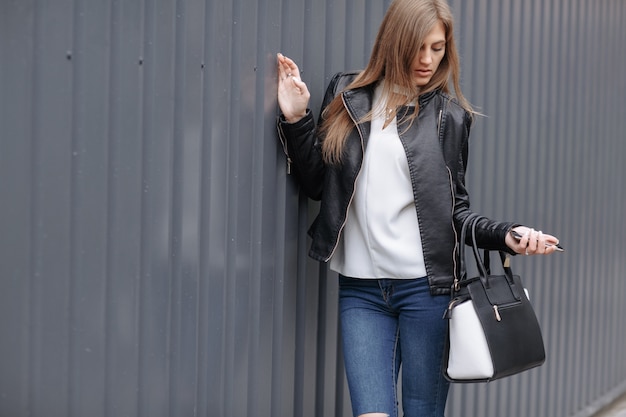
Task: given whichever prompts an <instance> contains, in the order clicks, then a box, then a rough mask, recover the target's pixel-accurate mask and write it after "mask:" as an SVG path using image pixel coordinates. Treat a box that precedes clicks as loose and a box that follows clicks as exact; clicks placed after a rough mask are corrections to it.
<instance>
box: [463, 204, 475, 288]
mask: <svg viewBox="0 0 626 417" xmlns="http://www.w3.org/2000/svg"><path fill="white" fill-rule="evenodd" d="M478 217H479V216H478V214H476V213H471V214H470V215H469V216H467V217H466V218H465V220H463V226H462V227H461V237H460V239H459V247H458V258H459V282H460V281H464V280H466V279H467V268H466V266H465V265H466V262H465V241H466V240H467V229H469V228H470V227H471V226H472V225H473V224H474V223H475V222H476V221H478Z"/></svg>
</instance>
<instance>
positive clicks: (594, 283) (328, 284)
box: [0, 0, 626, 417]
mask: <svg viewBox="0 0 626 417" xmlns="http://www.w3.org/2000/svg"><path fill="white" fill-rule="evenodd" d="M389 3H390V1H389V0H384V1H382V2H381V1H375V0H343V1H332V0H325V1H317V0H300V1H291V0H258V1H257V2H248V1H245V0H228V1H217V0H177V1H170V0H107V1H88V0H55V1H46V0H1V1H0V197H2V198H1V201H2V203H0V225H1V227H0V335H1V337H0V370H1V372H0V416H7V417H8V416H10V417H22V416H24V417H26V416H32V417H39V416H46V417H66V416H76V417H79V416H89V417H98V416H102V417H107V416H115V417H122V416H130V417H159V416H163V417H166V416H168V417H169V416H196V415H197V416H229V417H230V416H233V417H240V416H241V417H244V416H251V417H252V416H292V415H293V416H305V417H307V416H310V417H313V416H335V417H347V416H349V415H351V411H350V402H349V395H348V392H347V389H346V386H345V378H344V372H343V363H342V358H341V354H340V346H339V341H338V339H339V338H338V325H337V284H336V276H335V274H334V273H330V272H328V271H327V269H326V267H325V266H324V265H319V264H318V263H316V262H313V261H311V260H310V259H309V258H308V257H307V252H308V247H309V243H310V242H309V240H308V238H307V236H306V230H307V228H308V227H309V225H310V223H311V221H312V220H313V218H314V216H315V214H316V212H317V207H318V205H317V203H314V202H310V201H307V200H306V198H304V197H303V196H301V195H299V192H298V187H297V184H296V183H295V180H294V179H293V178H291V177H289V176H288V175H287V174H286V163H285V158H284V155H283V154H282V149H281V147H280V144H279V142H278V140H277V136H276V131H275V117H276V112H277V108H276V91H275V89H276V79H275V77H276V73H275V54H276V52H279V51H280V52H283V53H284V54H286V55H288V56H290V57H292V58H294V59H295V60H296V61H297V62H298V63H299V64H300V65H301V68H302V70H303V74H302V76H303V79H304V80H305V81H306V82H307V84H308V86H309V88H310V90H311V92H312V100H311V108H312V110H313V112H314V114H315V115H316V116H317V114H318V112H319V106H320V102H321V99H322V95H323V92H324V89H325V86H326V84H327V82H328V80H329V79H330V77H331V76H332V74H334V73H335V72H337V71H341V70H344V69H359V68H362V67H363V66H364V64H365V62H366V61H367V59H368V57H369V53H370V49H371V46H372V43H373V40H374V37H375V35H376V30H377V28H378V25H379V23H380V21H381V19H382V16H383V14H384V12H385V10H386V8H387V6H388V5H389ZM451 5H452V7H453V10H454V13H455V15H456V17H457V40H458V45H459V49H460V51H461V56H462V65H463V74H462V84H463V88H464V93H465V95H466V96H467V97H468V98H469V99H470V101H471V102H472V103H473V104H475V105H476V107H477V109H478V110H479V111H480V112H481V113H483V114H484V115H485V116H486V117H478V118H477V120H476V123H475V124H474V127H473V130H472V139H471V140H472V147H471V151H470V159H471V160H470V167H469V171H468V187H469V190H470V193H471V196H472V203H473V208H474V209H475V210H476V211H479V212H482V213H484V214H486V215H489V216H491V217H494V218H498V219H510V220H514V221H518V222H520V223H524V224H529V225H533V226H536V227H538V228H542V229H543V230H545V231H547V232H554V233H555V234H557V235H558V236H559V237H560V238H561V241H562V243H563V245H564V246H565V248H566V250H567V252H566V253H565V254H557V255H554V256H552V257H550V258H536V257H532V258H525V257H517V258H515V259H514V260H513V267H514V269H515V270H516V271H517V272H519V273H520V274H521V275H522V276H523V277H524V278H525V282H526V285H527V286H528V288H529V290H530V294H531V300H532V301H533V303H534V304H535V306H536V309H537V313H538V315H539V317H540V321H541V324H542V327H543V330H544V335H545V339H546V348H547V353H548V360H547V362H546V364H545V365H544V366H542V367H540V368H538V369H535V370H532V371H529V372H527V373H524V374H522V375H519V376H515V377H512V378H508V379H506V380H503V381H499V382H495V383H492V384H489V385H465V386H454V387H453V389H452V391H451V395H450V400H449V404H448V413H447V415H448V416H449V417H456V416H459V417H460V416H468V415H471V416H504V415H506V416H511V417H516V416H539V417H561V416H563V417H566V416H572V417H574V416H575V417H583V416H590V415H592V414H593V412H594V411H595V410H597V409H598V408H599V407H600V406H601V405H603V404H605V403H606V402H607V401H609V400H611V399H612V398H614V397H615V396H616V395H618V394H619V393H621V392H624V391H626V356H625V355H626V354H625V353H624V349H623V346H625V345H626V327H625V326H624V321H623V319H622V318H623V317H626V308H625V307H624V303H623V300H624V298H625V297H626V284H625V281H624V279H623V278H624V274H625V273H626V261H625V260H626V250H625V249H624V245H623V244H622V242H623V236H624V235H625V234H626V226H624V224H625V223H624V222H623V219H622V218H623V215H624V213H625V212H626V193H625V189H624V186H623V185H622V183H621V182H622V178H626V172H625V171H626V169H625V168H624V163H623V159H624V157H625V156H626V141H625V140H624V139H625V134H624V132H626V117H624V116H625V111H624V104H623V97H624V96H626V78H625V77H624V75H623V68H626V42H624V40H626V31H625V30H626V29H625V26H624V21H625V20H626V5H625V4H624V3H623V2H621V1H619V0H605V1H588V0H553V1H542V0H528V1H523V2H522V1H514V2H502V1H497V0H451Z"/></svg>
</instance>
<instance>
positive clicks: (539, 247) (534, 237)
mask: <svg viewBox="0 0 626 417" xmlns="http://www.w3.org/2000/svg"><path fill="white" fill-rule="evenodd" d="M513 230H514V231H515V232H517V233H518V234H519V235H521V238H519V240H518V239H516V238H515V237H513V235H512V234H511V233H507V235H506V239H505V243H506V245H507V246H508V247H509V248H511V249H512V250H513V251H515V252H516V253H519V254H523V255H549V254H551V253H553V252H555V251H556V250H557V247H556V245H557V244H558V243H559V239H557V238H556V237H555V236H552V235H548V234H545V233H543V232H541V231H537V230H535V229H532V228H528V227H525V226H517V227H515V228H513Z"/></svg>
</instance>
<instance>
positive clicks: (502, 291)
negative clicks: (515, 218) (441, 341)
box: [443, 215, 546, 382]
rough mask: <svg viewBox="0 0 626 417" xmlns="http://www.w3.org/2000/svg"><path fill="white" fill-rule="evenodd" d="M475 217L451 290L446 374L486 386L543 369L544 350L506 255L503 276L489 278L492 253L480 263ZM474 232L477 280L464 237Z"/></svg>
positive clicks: (463, 233) (464, 232) (469, 221)
mask: <svg viewBox="0 0 626 417" xmlns="http://www.w3.org/2000/svg"><path fill="white" fill-rule="evenodd" d="M479 219H480V217H479V216H477V215H471V216H470V217H469V218H468V219H467V220H466V221H465V223H464V225H463V228H462V231H461V240H460V245H459V246H460V249H459V252H458V258H459V263H458V265H459V269H460V271H459V276H460V279H459V281H458V283H457V285H455V288H453V290H452V296H451V300H450V303H449V305H448V309H447V312H446V314H445V317H446V318H447V319H448V320H449V326H448V339H447V343H446V350H445V352H444V366H443V372H444V375H445V377H446V378H447V379H448V380H449V381H451V382H488V381H493V380H496V379H499V378H503V377H506V376H510V375H513V374H517V373H519V372H522V371H525V370H527V369H530V368H534V367H536V366H539V365H541V364H542V363H543V362H544V361H545V357H546V356H545V349H544V345H543V337H542V334H541V328H540V327H539V322H538V321H537V317H536V315H535V311H534V310H533V307H532V305H531V304H530V301H529V300H528V295H527V292H526V291H525V289H524V287H523V285H522V281H521V278H520V277H519V276H518V275H513V272H512V271H511V267H510V265H509V258H508V255H506V254H504V253H502V252H499V257H498V259H500V261H501V263H502V269H503V271H504V273H503V274H502V275H494V274H491V268H490V259H489V251H485V255H484V258H481V256H480V253H479V251H478V248H477V246H476V230H475V229H476V222H477V221H478V220H479ZM468 231H469V233H471V242H472V245H471V247H472V253H473V254H474V259H475V261H476V265H477V268H478V274H479V275H478V276H476V277H473V278H468V277H467V270H466V262H465V244H464V242H465V238H466V236H467V233H468Z"/></svg>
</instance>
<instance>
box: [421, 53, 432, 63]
mask: <svg viewBox="0 0 626 417" xmlns="http://www.w3.org/2000/svg"><path fill="white" fill-rule="evenodd" d="M420 62H421V63H422V64H430V63H432V62H433V56H432V54H431V53H430V52H429V51H422V52H420Z"/></svg>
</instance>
